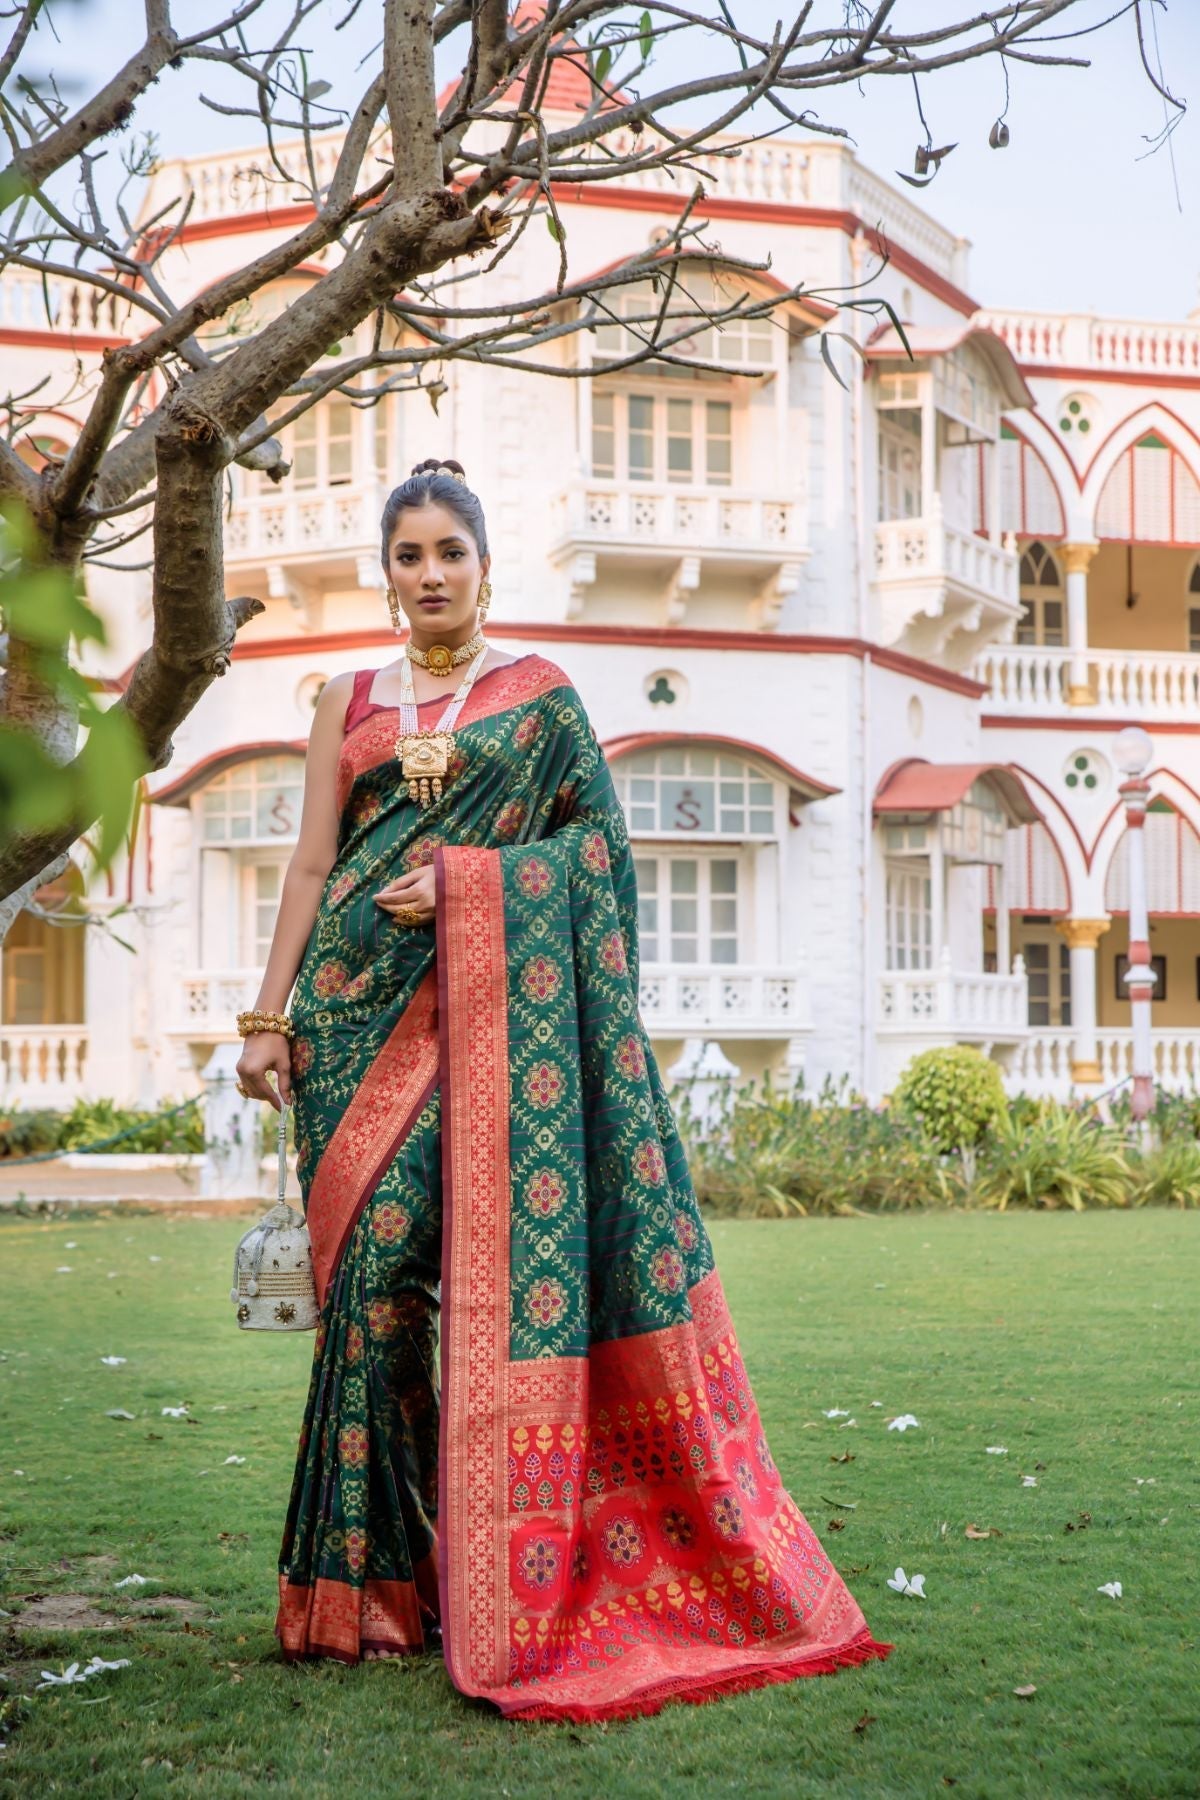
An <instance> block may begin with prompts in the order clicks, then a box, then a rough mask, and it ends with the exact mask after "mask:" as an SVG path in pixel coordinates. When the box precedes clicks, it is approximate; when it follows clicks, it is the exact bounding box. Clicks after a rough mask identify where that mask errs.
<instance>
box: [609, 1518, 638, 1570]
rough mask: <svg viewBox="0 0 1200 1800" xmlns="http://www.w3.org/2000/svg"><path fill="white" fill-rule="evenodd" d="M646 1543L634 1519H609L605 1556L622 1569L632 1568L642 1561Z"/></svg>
mask: <svg viewBox="0 0 1200 1800" xmlns="http://www.w3.org/2000/svg"><path fill="white" fill-rule="evenodd" d="M644 1549H645V1541H644V1539H643V1537H642V1534H641V1532H640V1531H639V1530H638V1528H637V1525H636V1524H635V1523H634V1521H633V1520H632V1519H626V1518H617V1519H609V1520H607V1522H606V1523H605V1526H604V1554H605V1556H607V1558H608V1560H609V1562H611V1563H615V1564H616V1565H617V1567H618V1568H620V1569H629V1568H632V1567H633V1565H634V1563H636V1562H639V1561H640V1560H641V1556H642V1551H643V1550H644Z"/></svg>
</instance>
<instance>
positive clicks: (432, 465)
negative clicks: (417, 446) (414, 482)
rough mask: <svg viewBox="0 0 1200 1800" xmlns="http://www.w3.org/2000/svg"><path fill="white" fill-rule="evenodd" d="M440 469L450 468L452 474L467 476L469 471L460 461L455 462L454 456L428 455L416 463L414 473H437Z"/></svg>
mask: <svg viewBox="0 0 1200 1800" xmlns="http://www.w3.org/2000/svg"><path fill="white" fill-rule="evenodd" d="M439 469H449V470H450V472H451V473H452V474H454V475H461V476H462V477H463V478H464V479H465V478H466V473H467V471H466V470H465V469H464V468H463V466H462V464H461V463H460V462H455V460H454V458H453V457H452V456H427V457H426V458H425V460H424V462H419V463H417V464H416V466H415V468H414V469H413V470H412V474H414V475H435V474H436V473H437V471H438V470H439Z"/></svg>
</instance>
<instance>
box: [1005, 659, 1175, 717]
mask: <svg viewBox="0 0 1200 1800" xmlns="http://www.w3.org/2000/svg"><path fill="white" fill-rule="evenodd" d="M1070 657H1071V653H1070V651H1069V650H1067V649H1064V648H1058V647H1055V648H1054V649H1042V648H1039V647H1036V646H1033V645H1008V646H1004V647H1001V648H997V649H993V650H989V651H988V652H987V654H986V655H985V656H982V657H981V658H980V659H979V661H978V662H977V663H976V665H975V668H974V670H973V671H972V673H973V674H975V675H976V677H977V678H978V679H979V680H980V681H984V682H986V683H987V685H988V687H989V688H990V689H991V692H990V694H989V695H988V697H987V699H986V700H985V702H984V706H985V708H986V710H988V711H989V712H1000V713H1012V714H1014V715H1018V714H1020V715H1024V716H1026V717H1028V716H1029V715H1031V714H1038V713H1056V712H1061V711H1063V710H1065V708H1066V704H1067V702H1066V695H1067V684H1068V671H1069V666H1070ZM1085 660H1086V662H1087V670H1088V685H1089V687H1090V688H1091V690H1092V692H1093V694H1094V695H1095V696H1096V698H1095V703H1094V704H1093V705H1092V706H1090V707H1086V708H1081V709H1073V710H1078V711H1079V715H1080V717H1081V718H1105V719H1149V720H1153V719H1181V720H1187V721H1189V722H1191V723H1193V724H1194V723H1195V721H1196V718H1197V716H1198V715H1200V655H1193V654H1192V653H1191V652H1190V651H1187V650H1092V649H1089V650H1088V651H1086V653H1085Z"/></svg>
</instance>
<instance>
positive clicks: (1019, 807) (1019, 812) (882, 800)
mask: <svg viewBox="0 0 1200 1800" xmlns="http://www.w3.org/2000/svg"><path fill="white" fill-rule="evenodd" d="M976 781H986V782H987V784H988V786H989V787H990V788H992V789H993V790H994V792H995V794H996V796H997V798H998V799H999V801H1000V803H1001V805H1002V806H1003V807H1004V810H1005V812H1006V813H1007V814H1008V822H1009V824H1010V825H1037V824H1040V823H1041V817H1042V815H1041V813H1040V812H1039V811H1038V809H1037V807H1036V806H1035V805H1034V804H1033V801H1032V800H1031V799H1030V798H1029V794H1028V793H1027V791H1026V788H1025V784H1024V782H1023V781H1022V780H1021V778H1020V776H1019V775H1017V774H1016V773H1015V772H1014V771H1013V770H1012V769H1010V768H1009V767H1008V765H1007V764H1006V763H931V762H922V761H921V759H920V758H919V757H915V756H913V757H908V758H906V759H905V760H904V761H902V762H896V763H893V764H892V766H891V768H890V769H888V770H887V771H886V772H885V774H884V776H883V778H882V780H881V781H880V783H879V786H878V787H877V788H876V790H875V813H876V816H877V817H878V816H880V815H883V816H885V817H886V816H887V815H889V814H895V813H935V812H949V810H950V808H951V807H952V806H957V805H958V803H959V801H960V800H965V799H966V797H967V794H968V793H969V791H970V789H971V787H972V786H973V784H974V783H975V782H976Z"/></svg>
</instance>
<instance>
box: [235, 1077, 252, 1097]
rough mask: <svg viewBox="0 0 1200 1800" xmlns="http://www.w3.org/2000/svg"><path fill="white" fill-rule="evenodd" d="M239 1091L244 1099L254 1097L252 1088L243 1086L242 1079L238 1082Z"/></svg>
mask: <svg viewBox="0 0 1200 1800" xmlns="http://www.w3.org/2000/svg"><path fill="white" fill-rule="evenodd" d="M237 1091H238V1093H239V1094H240V1095H241V1096H242V1099H243V1100H250V1099H252V1098H253V1095H252V1094H251V1092H250V1089H249V1088H248V1087H243V1086H242V1084H241V1082H240V1081H239V1082H238V1084H237Z"/></svg>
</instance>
